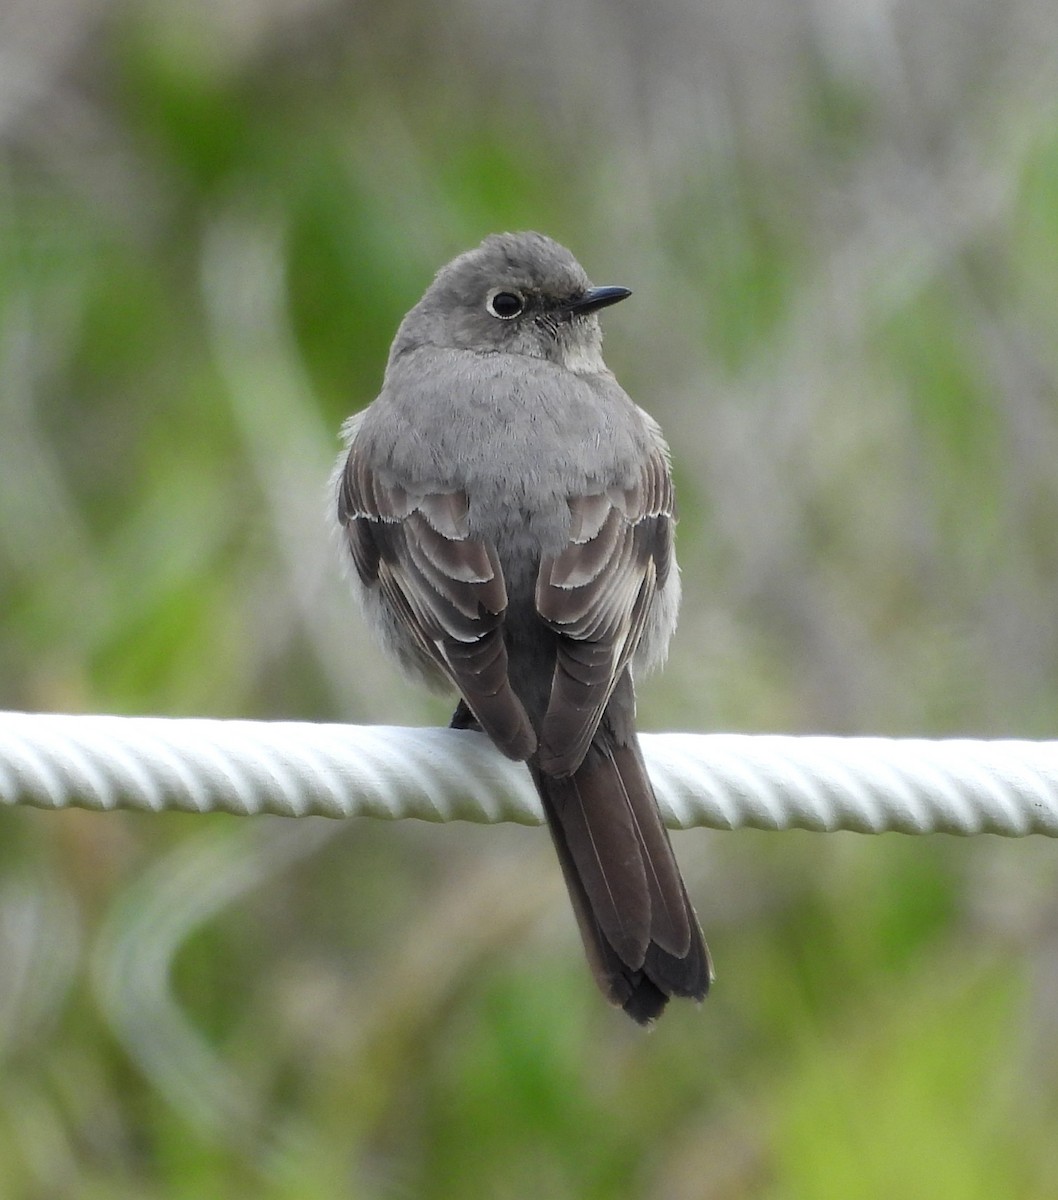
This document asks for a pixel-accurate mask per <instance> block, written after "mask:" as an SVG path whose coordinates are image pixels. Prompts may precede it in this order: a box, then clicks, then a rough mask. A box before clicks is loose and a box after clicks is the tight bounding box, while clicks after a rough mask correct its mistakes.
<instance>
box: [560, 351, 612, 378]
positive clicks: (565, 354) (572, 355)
mask: <svg viewBox="0 0 1058 1200" xmlns="http://www.w3.org/2000/svg"><path fill="white" fill-rule="evenodd" d="M562 365H563V366H564V367H565V368H566V370H567V371H573V372H574V373H575V374H577V375H598V374H599V373H600V372H601V371H605V370H606V364H605V363H604V362H603V360H602V351H601V350H600V349H599V347H598V346H596V345H591V344H589V345H582V344H577V345H573V346H569V345H566V346H563V347H562Z"/></svg>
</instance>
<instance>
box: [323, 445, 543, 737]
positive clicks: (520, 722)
mask: <svg viewBox="0 0 1058 1200" xmlns="http://www.w3.org/2000/svg"><path fill="white" fill-rule="evenodd" d="M467 511H468V501H467V496H466V493H465V492H463V491H434V492H430V491H421V490H411V489H409V488H407V487H405V486H402V485H401V484H399V483H398V482H397V481H396V480H395V479H393V478H389V477H388V476H387V473H386V472H385V471H383V470H378V469H376V468H374V467H373V466H372V465H371V464H370V463H369V462H368V461H367V460H366V458H365V456H364V455H363V453H361V452H360V451H358V449H357V444H356V442H355V441H354V443H353V445H352V447H351V449H350V451H349V456H348V458H347V460H346V463H345V468H344V470H343V471H342V473H341V476H340V478H339V484H338V517H339V520H340V522H341V524H342V527H343V529H344V530H345V537H346V542H347V544H348V546H349V551H350V553H351V555H352V559H353V563H354V565H355V567H356V571H357V574H358V575H359V577H360V581H361V583H362V584H363V585H364V587H366V588H380V589H381V590H382V594H383V596H384V597H385V600H386V602H387V603H388V605H389V607H390V609H391V611H392V612H393V613H394V615H396V616H397V617H399V618H400V620H401V623H402V625H403V627H404V628H405V630H406V631H407V633H408V636H410V637H411V638H413V639H414V641H415V643H416V645H417V647H418V649H419V650H420V651H421V653H422V654H423V655H424V656H425V657H426V658H427V659H428V660H430V661H432V662H434V663H436V665H437V666H438V667H439V668H440V670H441V671H442V672H444V674H445V675H447V676H448V678H449V679H450V680H451V681H452V683H453V684H454V685H455V687H456V688H457V689H458V690H459V692H460V693H461V694H462V695H463V698H464V699H465V701H466V703H467V705H468V707H469V708H470V710H471V711H472V712H473V714H474V716H475V717H476V718H477V720H478V722H479V724H480V725H481V727H482V729H484V731H485V732H486V733H487V734H488V735H489V736H490V737H491V738H492V739H493V741H494V742H495V743H496V744H497V746H498V747H499V748H500V749H501V750H502V751H503V752H504V754H507V755H508V756H509V757H511V758H515V759H525V758H527V757H528V756H529V755H530V754H531V753H532V752H533V750H534V749H535V748H536V735H535V734H534V733H533V729H532V726H531V724H530V722H529V718H528V716H527V714H526V712H525V709H524V708H523V706H522V703H521V701H520V700H519V699H518V698H517V696H515V694H514V692H513V691H512V690H511V686H510V682H509V680H508V676H507V650H506V647H505V645H504V642H503V618H504V613H505V611H506V608H507V589H506V586H505V584H504V580H503V572H502V570H501V568H500V564H499V560H498V558H497V556H496V551H495V549H494V548H493V547H492V546H491V545H489V544H488V543H487V542H484V541H481V540H479V539H475V538H472V537H470V535H469V532H468V525H467Z"/></svg>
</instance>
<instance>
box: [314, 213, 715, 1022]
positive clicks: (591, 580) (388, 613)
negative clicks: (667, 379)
mask: <svg viewBox="0 0 1058 1200" xmlns="http://www.w3.org/2000/svg"><path fill="white" fill-rule="evenodd" d="M628 295H630V293H629V291H628V289H627V288H621V287H593V286H592V285H591V283H590V282H589V280H588V277H587V275H586V274H585V272H584V270H583V268H582V267H581V266H580V264H579V263H578V262H577V260H576V259H575V258H574V257H573V255H572V254H571V253H570V252H569V251H568V250H566V249H565V248H564V247H563V246H560V245H558V244H557V243H556V242H554V241H552V240H551V239H550V238H547V237H544V236H543V235H541V234H539V233H518V234H507V233H505V234H496V235H493V236H492V237H488V238H486V239H485V241H484V242H482V244H481V245H480V246H478V247H477V248H476V249H474V250H470V251H468V252H467V253H465V254H462V255H460V256H459V257H458V258H456V259H455V260H453V261H452V262H450V263H449V264H448V265H447V266H445V267H443V268H442V269H441V270H440V271H439V272H438V273H437V276H436V278H435V279H434V281H433V283H432V284H431V285H430V287H429V288H428V289H427V291H426V294H425V295H424V296H423V298H422V299H421V300H420V301H419V303H418V304H416V305H415V307H414V308H413V309H412V310H411V311H410V312H409V313H408V314H407V316H406V317H405V318H404V320H403V322H402V323H401V325H400V328H399V329H398V331H397V335H396V338H395V340H394V342H393V346H392V348H391V350H390V354H389V361H388V363H387V366H386V374H385V380H384V382H383V385H382V391H381V393H380V394H379V396H378V398H377V399H376V400H375V401H374V403H372V404H371V405H370V406H369V407H368V408H367V409H365V410H364V411H363V412H361V413H359V414H358V415H356V416H354V417H352V418H351V419H350V420H349V421H348V422H347V423H346V425H345V427H344V430H343V433H344V436H345V439H346V445H347V451H346V452H344V453H343V454H342V457H341V458H340V460H339V467H338V472H337V476H336V488H337V514H338V520H339V522H340V524H341V527H342V530H343V533H344V539H345V543H346V545H347V547H348V551H349V554H350V555H351V557H352V562H353V565H354V567H355V582H356V584H357V585H358V591H359V594H360V598H361V601H362V605H363V609H364V612H365V614H366V616H367V618H368V620H369V622H370V623H371V624H372V626H373V627H374V629H375V631H376V632H377V634H378V635H379V637H380V639H381V641H382V644H383V646H384V647H385V649H386V650H388V651H389V652H390V653H391V654H392V655H393V656H394V657H395V658H396V659H397V660H398V662H399V663H400V664H401V665H402V666H403V667H404V668H405V669H406V670H407V671H408V672H410V673H411V674H412V675H414V676H416V677H418V678H420V679H422V680H424V681H425V682H426V683H427V684H429V685H431V686H434V687H437V686H440V687H443V688H448V689H454V690H455V691H456V692H458V693H459V697H460V698H459V702H458V706H457V708H456V711H455V715H454V716H453V718H452V725H453V726H455V727H456V728H460V729H477V730H481V731H483V732H484V733H485V734H487V735H488V737H490V738H491V739H492V741H493V742H494V743H495V745H496V746H497V747H498V749H499V750H500V751H502V753H504V754H505V755H507V756H508V757H509V758H512V759H516V760H519V761H524V762H525V763H526V764H527V766H528V769H529V771H530V773H531V774H532V777H533V781H534V783H535V784H536V787H537V790H538V791H539V793H540V798H541V801H542V803H543V808H544V812H545V814H546V817H547V823H548V826H549V828H550V831H551V836H552V838H553V840H554V844H555V848H556V850H557V852H558V857H559V861H560V862H561V864H562V870H563V873H564V875H565V879H566V884H567V887H568V889H569V894H570V899H571V900H572V903H573V909H574V912H575V913H576V917H577V922H578V924H579V926H580V931H581V935H582V938H583V941H584V946H585V950H586V952H587V956H588V960H589V962H590V964H591V967H592V970H593V972H594V974H595V978H596V980H597V981H598V984H599V986H600V988H601V989H602V991H603V993H604V994H605V995H606V997H607V998H608V999H609V1000H610V1001H611V1002H612V1003H614V1004H616V1005H620V1006H621V1007H622V1008H623V1009H624V1010H625V1011H626V1012H627V1013H628V1014H629V1015H630V1016H631V1017H633V1018H634V1019H635V1020H636V1021H639V1022H642V1023H647V1022H649V1021H652V1020H653V1019H654V1018H655V1017H657V1016H658V1015H659V1014H660V1013H661V1011H662V1010H663V1009H664V1007H665V1005H666V1003H667V1002H668V999H669V997H670V996H688V997H691V998H693V999H696V1000H700V999H702V998H703V997H704V996H705V994H706V992H707V990H708V988H709V983H710V980H711V978H712V970H711V966H710V962H709V955H708V951H707V949H706V946H705V942H704V941H703V939H702V934H701V929H700V928H699V925H698V921H697V918H696V917H695V914H694V910H693V908H692V907H691V904H690V901H689V899H688V898H687V891H686V888H685V887H684V883H683V880H682V878H681V876H680V872H679V868H678V867H677V865H676V860H675V858H674V856H673V853H672V848H671V845H670V843H669V837H668V834H667V832H666V830H665V828H664V826H663V824H662V822H661V817H660V814H659V812H658V808H657V802H656V800H655V798H654V792H653V788H652V787H651V784H650V779H649V777H648V775H647V772H646V768H645V766H644V764H643V757H642V754H641V753H640V749H639V743H638V740H637V737H636V731H635V694H634V691H633V679H634V677H635V676H638V675H640V674H641V673H643V672H645V671H647V670H649V669H651V668H652V667H654V666H657V665H658V664H659V663H660V662H661V661H662V660H663V659H664V657H665V654H666V651H667V647H668V642H669V639H670V637H671V636H672V633H673V630H674V628H675V625H676V615H677V608H678V605H679V595H680V585H679V576H678V572H677V567H676V559H675V554H674V549H673V527H674V524H675V500H674V496H673V487H672V478H671V474H670V470H669V452H668V447H667V446H666V444H665V441H664V439H663V437H662V435H661V431H660V430H659V428H658V425H657V424H656V422H655V421H654V420H653V419H652V418H651V417H650V416H648V414H647V413H645V412H644V411H643V410H642V409H641V408H638V407H637V406H636V405H635V404H634V403H633V402H632V401H631V400H630V399H629V397H628V396H627V395H626V394H625V392H624V391H623V390H622V389H621V387H620V386H619V384H618V383H617V381H616V379H615V378H614V376H613V374H612V373H611V372H610V371H609V370H608V369H607V367H606V364H605V363H604V362H603V358H602V353H601V345H602V333H601V330H600V327H599V319H598V313H599V311H600V310H601V309H603V308H605V307H606V306H607V305H610V304H615V303H616V302H617V301H619V300H623V299H625V298H626V297H627V296H628Z"/></svg>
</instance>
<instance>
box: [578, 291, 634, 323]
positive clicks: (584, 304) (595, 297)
mask: <svg viewBox="0 0 1058 1200" xmlns="http://www.w3.org/2000/svg"><path fill="white" fill-rule="evenodd" d="M631 294H632V291H631V289H630V288H623V287H593V288H588V290H587V291H586V292H585V293H584V295H583V296H581V297H579V298H578V299H577V300H574V301H573V302H572V303H571V304H570V305H569V311H570V312H571V313H576V314H577V315H578V316H579V315H580V314H582V313H593V312H598V311H599V309H600V308H607V307H608V306H609V305H611V304H616V303H617V302H618V300H627V299H628V297H629V296H631Z"/></svg>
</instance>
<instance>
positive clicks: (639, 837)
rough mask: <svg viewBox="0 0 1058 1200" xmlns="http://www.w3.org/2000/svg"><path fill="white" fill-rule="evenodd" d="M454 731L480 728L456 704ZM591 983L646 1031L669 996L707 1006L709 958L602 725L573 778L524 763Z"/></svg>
mask: <svg viewBox="0 0 1058 1200" xmlns="http://www.w3.org/2000/svg"><path fill="white" fill-rule="evenodd" d="M452 725H453V727H455V728H457V729H480V725H479V724H478V721H477V719H476V718H475V717H474V714H473V713H472V712H471V711H470V709H469V708H468V707H467V706H466V704H465V703H464V702H462V701H461V702H460V704H459V707H458V708H457V709H456V712H455V714H454V716H453V718H452ZM528 766H529V770H530V772H531V773H532V776H533V782H534V783H535V784H536V788H537V791H538V792H539V793H540V799H541V801H542V803H543V806H544V813H545V815H546V817H547V824H548V828H549V829H550V831H551V838H552V840H553V842H554V844H555V849H556V851H557V853H558V859H559V862H560V864H561V866H562V874H563V875H564V877H565V880H566V887H567V889H568V891H569V896H570V901H571V902H572V905H573V912H574V915H575V916H576V918H577V925H578V927H579V928H580V934H581V939H582V941H583V942H584V950H585V954H586V956H587V959H588V964H589V966H590V967H591V970H592V974H593V975H594V976H595V980H596V982H597V983H598V985H599V988H600V990H601V991H602V993H603V995H604V996H605V997H606V998H607V999H608V1000H609V1001H610V1003H611V1004H614V1005H616V1006H618V1007H619V1008H623V1009H624V1011H625V1012H626V1013H628V1015H629V1016H630V1017H632V1019H633V1020H635V1021H638V1022H639V1023H640V1024H641V1025H648V1024H649V1023H650V1022H651V1021H653V1020H655V1019H656V1018H657V1017H659V1016H660V1015H661V1013H662V1012H663V1011H664V1008H665V1005H666V1004H667V1003H668V1001H669V997H670V996H686V997H689V998H691V999H694V1000H702V999H704V998H705V995H706V993H707V992H708V990H709V984H710V982H711V980H712V964H711V962H710V960H709V951H708V949H707V948H706V945H705V941H704V939H703V938H702V931H701V928H700V926H699V924H698V918H697V917H696V916H695V913H694V909H693V908H692V907H691V902H690V899H689V898H688V896H687V889H686V888H685V886H684V883H683V878H682V877H681V875H680V870H679V867H678V866H677V864H676V858H675V855H674V854H673V852H672V845H671V843H670V841H669V835H668V832H667V830H666V829H665V826H664V825H663V824H662V821H661V814H660V813H659V812H658V806H657V800H656V799H655V797H654V789H653V787H652V786H651V783H650V777H649V776H648V775H647V770H646V765H645V764H644V762H643V757H642V754H641V752H640V750H639V744H638V741H637V740H636V738H635V735H634V733H632V734H631V736H630V737H627V736H625V737H620V738H619V737H617V736H616V735H615V733H614V731H613V728H612V725H611V723H610V721H609V720H608V719H607V718H606V717H604V719H603V722H602V724H601V725H600V727H599V729H598V730H597V731H596V734H595V737H594V740H593V741H592V744H591V746H590V747H589V749H588V753H587V754H586V755H585V757H584V760H583V762H582V763H581V765H580V766H579V767H578V768H577V770H576V771H574V772H573V774H572V775H565V776H554V775H547V774H545V773H544V772H543V771H542V770H541V769H540V765H539V762H538V761H537V760H536V758H535V757H534V758H531V759H530V760H529V763H528Z"/></svg>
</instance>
